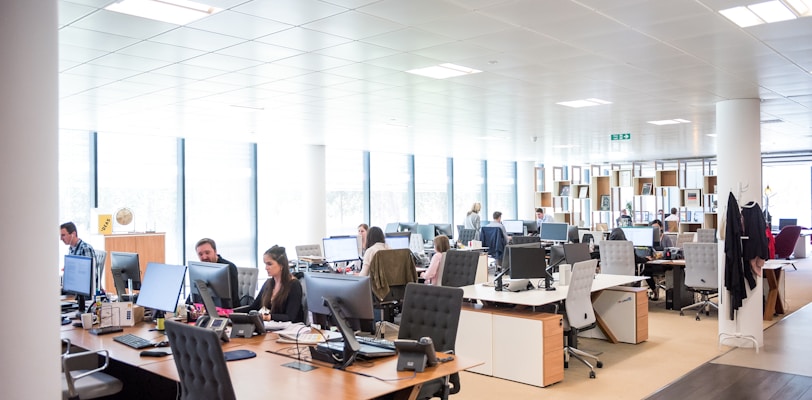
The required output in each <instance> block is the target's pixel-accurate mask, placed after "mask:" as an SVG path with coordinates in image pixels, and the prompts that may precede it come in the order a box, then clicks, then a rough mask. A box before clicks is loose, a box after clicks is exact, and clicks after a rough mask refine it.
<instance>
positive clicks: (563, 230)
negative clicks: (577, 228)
mask: <svg viewBox="0 0 812 400" xmlns="http://www.w3.org/2000/svg"><path fill="white" fill-rule="evenodd" d="M567 229H569V224H567V223H564V222H542V223H541V234H540V237H541V240H549V241H552V242H566V241H567V238H568V236H567Z"/></svg>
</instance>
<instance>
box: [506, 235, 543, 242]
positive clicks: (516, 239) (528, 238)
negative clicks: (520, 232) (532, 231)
mask: <svg viewBox="0 0 812 400" xmlns="http://www.w3.org/2000/svg"><path fill="white" fill-rule="evenodd" d="M510 242H511V243H512V244H529V243H538V242H539V237H538V236H513V238H512V239H511V241H510Z"/></svg>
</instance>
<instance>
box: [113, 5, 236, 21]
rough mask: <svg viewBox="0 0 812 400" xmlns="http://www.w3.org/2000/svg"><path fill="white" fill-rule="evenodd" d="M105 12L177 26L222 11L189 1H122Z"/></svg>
mask: <svg viewBox="0 0 812 400" xmlns="http://www.w3.org/2000/svg"><path fill="white" fill-rule="evenodd" d="M105 10H110V11H115V12H120V13H122V14H129V15H134V16H136V17H142V18H149V19H153V20H156V21H162V22H169V23H171V24H177V25H186V24H189V23H191V22H194V21H197V20H199V19H201V18H204V17H208V16H209V15H212V14H216V13H218V12H220V11H222V9H220V8H216V7H211V6H208V5H205V4H201V3H196V2H194V1H188V0H121V1H116V2H113V3H112V4H110V5H109V6H107V7H105Z"/></svg>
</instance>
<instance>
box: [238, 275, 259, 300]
mask: <svg viewBox="0 0 812 400" xmlns="http://www.w3.org/2000/svg"><path fill="white" fill-rule="evenodd" d="M258 279H259V269H257V268H247V267H237V287H238V288H239V294H240V306H250V305H251V303H253V302H254V296H256V294H257V280H258Z"/></svg>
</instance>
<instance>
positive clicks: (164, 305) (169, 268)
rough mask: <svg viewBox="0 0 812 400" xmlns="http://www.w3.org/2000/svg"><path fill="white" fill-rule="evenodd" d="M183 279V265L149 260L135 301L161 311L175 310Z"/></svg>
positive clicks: (184, 273)
mask: <svg viewBox="0 0 812 400" xmlns="http://www.w3.org/2000/svg"><path fill="white" fill-rule="evenodd" d="M185 279H186V266H185V265H171V264H159V263H152V262H151V263H149V264H147V270H146V271H144V282H143V283H142V285H141V292H139V293H138V301H137V302H136V303H137V304H138V305H139V306H142V307H147V308H152V309H155V310H159V311H163V312H176V311H177V307H178V298H179V297H180V292H181V290H183V283H184V280H185Z"/></svg>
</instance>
